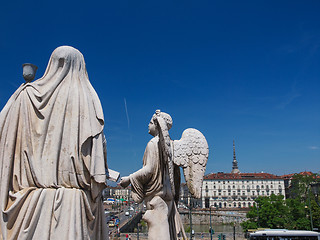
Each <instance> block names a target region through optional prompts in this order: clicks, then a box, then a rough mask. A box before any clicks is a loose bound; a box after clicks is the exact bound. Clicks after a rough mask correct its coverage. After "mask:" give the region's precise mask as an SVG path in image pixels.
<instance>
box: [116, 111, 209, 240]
mask: <svg viewBox="0 0 320 240" xmlns="http://www.w3.org/2000/svg"><path fill="white" fill-rule="evenodd" d="M171 127H172V118H171V116H170V115H169V114H167V113H164V112H161V111H160V110H157V111H156V113H155V114H154V115H153V116H152V118H151V121H150V123H149V133H150V134H151V135H152V136H154V137H153V138H152V139H151V140H150V141H149V143H148V145H147V147H146V150H145V153H144V156H143V167H142V168H141V169H140V170H138V171H136V172H134V173H132V174H130V175H129V176H128V177H123V178H122V179H121V182H120V184H121V186H122V187H127V186H128V185H129V184H131V186H132V197H133V199H134V201H135V202H138V203H139V202H142V201H143V200H144V201H145V203H146V206H147V211H146V213H145V214H144V216H143V219H144V220H145V221H146V222H147V224H148V228H149V229H148V231H149V232H148V238H149V239H150V240H169V239H171V240H172V239H178V238H183V239H186V234H185V232H184V229H183V225H182V222H181V219H180V215H179V213H178V210H177V203H178V199H179V188H180V169H179V167H182V168H183V173H184V177H185V180H186V183H187V186H188V188H189V191H190V193H191V194H192V195H193V197H195V198H200V197H201V187H202V182H203V176H204V172H205V168H206V164H207V160H208V155H209V148H208V144H207V141H206V139H205V137H204V136H203V135H202V133H201V132H199V131H198V130H196V129H193V128H189V129H186V130H185V131H184V132H183V134H182V137H181V139H180V140H171V139H170V136H169V129H170V128H171Z"/></svg>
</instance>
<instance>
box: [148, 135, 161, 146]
mask: <svg viewBox="0 0 320 240" xmlns="http://www.w3.org/2000/svg"><path fill="white" fill-rule="evenodd" d="M158 142H159V137H158V136H156V137H153V138H152V139H151V140H150V141H149V142H148V146H150V147H151V146H157V145H158Z"/></svg>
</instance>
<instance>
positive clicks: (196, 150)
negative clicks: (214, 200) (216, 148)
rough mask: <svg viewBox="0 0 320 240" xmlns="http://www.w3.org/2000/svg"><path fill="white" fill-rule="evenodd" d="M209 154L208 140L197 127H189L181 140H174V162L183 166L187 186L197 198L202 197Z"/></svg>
mask: <svg viewBox="0 0 320 240" xmlns="http://www.w3.org/2000/svg"><path fill="white" fill-rule="evenodd" d="M208 156H209V147H208V143H207V140H206V138H205V137H204V136H203V134H202V133H201V132H200V131H198V130H197V129H194V128H188V129H186V130H184V132H183V133H182V136H181V139H180V140H175V141H173V162H174V164H176V165H178V166H181V167H182V168H183V174H184V177H185V180H186V182H187V186H188V188H189V191H190V193H191V194H192V196H193V197H195V198H200V197H201V188H202V182H203V176H204V173H205V171H206V165H207V161H208Z"/></svg>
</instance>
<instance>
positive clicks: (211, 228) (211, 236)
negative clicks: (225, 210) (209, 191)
mask: <svg viewBox="0 0 320 240" xmlns="http://www.w3.org/2000/svg"><path fill="white" fill-rule="evenodd" d="M210 239H211V240H212V224H211V206H210Z"/></svg>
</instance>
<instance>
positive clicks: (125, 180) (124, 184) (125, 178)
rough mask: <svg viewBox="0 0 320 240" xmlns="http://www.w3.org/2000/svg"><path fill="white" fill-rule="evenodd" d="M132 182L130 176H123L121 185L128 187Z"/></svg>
mask: <svg viewBox="0 0 320 240" xmlns="http://www.w3.org/2000/svg"><path fill="white" fill-rule="evenodd" d="M129 184H130V178H129V177H122V178H121V180H120V186H121V187H123V188H125V187H128V186H129Z"/></svg>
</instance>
